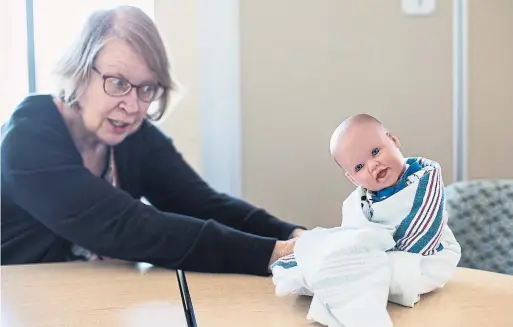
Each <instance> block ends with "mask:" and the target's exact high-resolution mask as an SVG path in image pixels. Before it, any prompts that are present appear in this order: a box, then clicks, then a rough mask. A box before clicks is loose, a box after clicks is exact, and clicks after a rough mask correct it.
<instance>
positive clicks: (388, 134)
mask: <svg viewBox="0 0 513 327" xmlns="http://www.w3.org/2000/svg"><path fill="white" fill-rule="evenodd" d="M387 137H388V138H389V139H390V141H392V142H393V143H394V144H395V146H396V147H398V148H400V147H401V142H399V139H398V138H397V136H395V135H394V134H392V133H390V132H387Z"/></svg>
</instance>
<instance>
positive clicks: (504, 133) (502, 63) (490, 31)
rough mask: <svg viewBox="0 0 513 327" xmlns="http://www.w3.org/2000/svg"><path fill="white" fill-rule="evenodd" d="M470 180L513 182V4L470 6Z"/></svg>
mask: <svg viewBox="0 0 513 327" xmlns="http://www.w3.org/2000/svg"><path fill="white" fill-rule="evenodd" d="M468 33H469V57H468V60H469V64H468V66H469V79H468V83H469V86H468V90H469V117H468V129H469V132H468V134H469V135H468V140H469V152H468V156H469V164H468V171H469V178H513V169H511V167H513V164H512V163H513V1H511V0H490V1H481V0H470V1H469V31H468Z"/></svg>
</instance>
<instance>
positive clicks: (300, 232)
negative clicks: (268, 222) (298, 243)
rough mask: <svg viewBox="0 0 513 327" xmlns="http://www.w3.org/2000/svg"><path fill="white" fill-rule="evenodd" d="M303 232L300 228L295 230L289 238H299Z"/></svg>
mask: <svg viewBox="0 0 513 327" xmlns="http://www.w3.org/2000/svg"><path fill="white" fill-rule="evenodd" d="M304 231H305V230H304V229H302V228H296V229H294V230H293V231H292V233H291V234H290V238H296V237H299V236H301V234H303V232H304Z"/></svg>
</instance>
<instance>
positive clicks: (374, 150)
mask: <svg viewBox="0 0 513 327" xmlns="http://www.w3.org/2000/svg"><path fill="white" fill-rule="evenodd" d="M378 153H379V148H374V149H372V155H373V156H376V155H377V154H378Z"/></svg>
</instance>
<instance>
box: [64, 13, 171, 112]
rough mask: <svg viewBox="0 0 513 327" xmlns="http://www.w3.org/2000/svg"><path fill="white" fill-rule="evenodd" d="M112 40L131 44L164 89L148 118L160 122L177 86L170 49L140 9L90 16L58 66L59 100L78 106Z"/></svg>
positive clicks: (153, 24)
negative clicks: (100, 53) (108, 42)
mask: <svg viewBox="0 0 513 327" xmlns="http://www.w3.org/2000/svg"><path fill="white" fill-rule="evenodd" d="M112 37H115V38H118V39H121V40H123V41H125V42H127V43H128V44H130V46H131V47H132V48H133V49H134V51H136V52H137V53H138V54H139V55H140V56H141V58H142V59H143V60H144V61H145V63H146V65H147V66H148V67H149V69H150V70H151V71H152V72H154V73H155V75H156V76H157V79H158V82H159V83H160V85H162V86H163V87H164V94H163V95H162V97H161V98H160V99H159V100H158V107H157V109H156V110H155V113H152V114H149V115H148V118H150V119H152V120H159V119H160V118H162V116H163V115H164V113H165V111H166V108H167V106H168V101H169V95H170V92H171V91H173V90H175V87H176V84H175V82H174V81H173V80H172V78H171V74H170V64H169V60H168V57H167V53H166V49H165V46H164V43H163V41H162V39H161V36H160V34H159V32H158V30H157V27H156V26H155V23H154V22H153V21H152V19H151V18H150V17H149V16H148V15H146V13H144V12H143V11H142V10H141V9H139V8H137V7H131V6H120V7H116V8H113V9H108V10H99V11H96V12H94V13H92V14H91V15H90V16H89V18H88V19H87V21H86V23H85V25H84V27H83V29H82V31H81V34H80V35H79V37H78V39H77V40H76V41H75V42H74V43H73V45H72V46H71V48H70V49H69V50H68V52H67V53H66V54H65V55H64V56H63V57H62V58H61V59H60V60H59V61H58V63H57V65H56V67H55V70H54V73H55V76H56V77H57V92H58V95H59V97H60V98H61V99H62V100H63V101H64V102H65V103H66V104H67V105H69V106H77V105H78V98H79V97H80V94H79V92H81V91H79V90H82V92H83V89H85V88H87V86H88V85H89V82H90V80H91V73H92V69H93V65H94V61H95V59H96V57H97V55H98V53H99V52H100V50H101V49H102V48H103V46H104V45H105V44H106V41H107V40H108V39H109V38H112Z"/></svg>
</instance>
